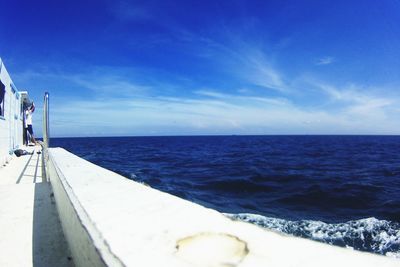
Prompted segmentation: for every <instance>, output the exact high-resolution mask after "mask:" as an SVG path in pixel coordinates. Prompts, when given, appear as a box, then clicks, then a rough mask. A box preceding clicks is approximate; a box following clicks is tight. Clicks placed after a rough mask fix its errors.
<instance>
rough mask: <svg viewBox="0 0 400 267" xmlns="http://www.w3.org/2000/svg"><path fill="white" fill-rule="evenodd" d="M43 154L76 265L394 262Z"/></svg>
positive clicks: (63, 155)
mask: <svg viewBox="0 0 400 267" xmlns="http://www.w3.org/2000/svg"><path fill="white" fill-rule="evenodd" d="M49 154H50V162H49V169H50V172H49V173H48V174H49V175H50V180H51V183H52V186H53V190H54V193H55V197H56V202H57V207H58V209H59V213H60V216H61V221H62V224H63V229H64V232H65V234H66V237H67V240H68V243H69V246H70V248H71V250H72V253H73V256H74V261H75V263H76V265H77V266H96V264H97V266H99V265H108V266H120V265H125V266H157V267H158V266H241V267H245V266H248V267H250V266H251V267H254V266H308V267H310V266H335V267H337V266H400V261H399V260H396V259H392V258H388V257H384V256H378V255H373V254H369V253H362V252H356V251H352V250H349V249H344V248H339V247H333V246H330V245H326V244H321V243H318V242H314V241H310V240H306V239H301V238H295V237H290V236H285V235H281V234H278V233H274V232H271V231H267V230H265V229H261V228H259V227H257V226H254V225H251V224H247V223H242V222H234V221H231V220H230V219H228V218H226V217H225V216H223V215H222V214H220V213H218V212H217V211H215V210H211V209H207V208H204V207H202V206H200V205H197V204H194V203H191V202H189V201H185V200H183V199H180V198H178V197H175V196H172V195H170V194H167V193H163V192H160V191H158V190H154V189H152V188H149V187H147V186H144V185H142V184H139V183H136V182H133V181H131V180H128V179H126V178H124V177H122V176H120V175H118V174H116V173H113V172H111V171H108V170H106V169H104V168H101V167H99V166H96V165H94V164H92V163H89V162H87V161H85V160H83V159H81V158H79V157H77V156H75V155H73V154H71V153H69V152H67V151H66V150H64V149H61V148H52V149H50V151H49Z"/></svg>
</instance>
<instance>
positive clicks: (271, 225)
mask: <svg viewBox="0 0 400 267" xmlns="http://www.w3.org/2000/svg"><path fill="white" fill-rule="evenodd" d="M225 215H226V216H228V217H229V218H231V219H233V220H239V221H244V222H249V223H252V224H255V225H258V226H261V227H264V228H268V229H271V230H274V231H277V232H281V233H286V234H290V235H293V236H299V237H304V238H308V239H312V240H316V241H320V242H323V243H328V244H331V245H336V246H341V247H347V248H350V249H355V250H360V251H368V252H373V253H377V254H382V255H386V256H389V257H394V258H399V259H400V223H397V222H391V221H386V220H378V219H376V218H374V217H371V218H365V219H360V220H353V221H348V222H345V223H335V224H329V223H325V222H321V221H313V220H300V221H289V220H284V219H278V218H272V217H265V216H262V215H258V214H250V213H239V214H229V213H225Z"/></svg>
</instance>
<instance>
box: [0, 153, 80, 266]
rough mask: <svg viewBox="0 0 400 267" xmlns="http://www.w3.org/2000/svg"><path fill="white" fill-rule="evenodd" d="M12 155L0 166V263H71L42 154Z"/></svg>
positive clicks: (50, 264)
mask: <svg viewBox="0 0 400 267" xmlns="http://www.w3.org/2000/svg"><path fill="white" fill-rule="evenodd" d="M24 149H26V150H29V151H35V152H36V151H40V147H39V146H36V147H25V148H24ZM13 157H14V159H13V160H12V161H11V162H10V163H9V164H8V165H7V166H5V167H3V168H1V169H0V266H7V267H13V266H15V267H29V266H35V267H38V266H40V267H41V266H43V267H44V266H60V267H62V266H63V267H64V266H65V267H67V266H73V261H72V260H70V259H68V257H69V256H70V254H69V250H68V246H67V243H66V241H65V239H64V236H63V232H62V228H61V225H60V222H59V217H58V214H57V210H56V208H55V203H54V199H53V198H52V196H51V195H52V189H51V186H50V184H49V183H46V182H42V178H41V162H42V161H41V154H37V153H34V154H33V155H25V156H21V157H19V158H17V157H15V156H13Z"/></svg>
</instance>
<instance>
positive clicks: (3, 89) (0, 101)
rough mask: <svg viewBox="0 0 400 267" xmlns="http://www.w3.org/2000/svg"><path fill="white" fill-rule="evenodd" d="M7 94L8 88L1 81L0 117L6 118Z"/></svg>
mask: <svg viewBox="0 0 400 267" xmlns="http://www.w3.org/2000/svg"><path fill="white" fill-rule="evenodd" d="M5 94H6V86H5V85H4V84H3V83H2V82H1V81H0V117H4V95H5Z"/></svg>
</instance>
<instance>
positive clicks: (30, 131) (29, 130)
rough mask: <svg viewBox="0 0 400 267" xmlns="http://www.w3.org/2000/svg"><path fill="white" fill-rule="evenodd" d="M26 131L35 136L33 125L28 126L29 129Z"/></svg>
mask: <svg viewBox="0 0 400 267" xmlns="http://www.w3.org/2000/svg"><path fill="white" fill-rule="evenodd" d="M26 130H28V132H29V134H31V135H33V128H32V125H28V127H27V128H26Z"/></svg>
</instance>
